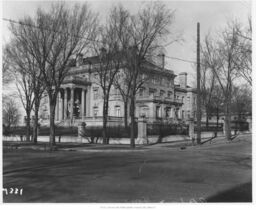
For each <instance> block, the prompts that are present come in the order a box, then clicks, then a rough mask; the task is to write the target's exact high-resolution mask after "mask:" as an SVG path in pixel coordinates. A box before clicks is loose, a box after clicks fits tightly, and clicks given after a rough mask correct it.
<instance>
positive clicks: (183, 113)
mask: <svg viewBox="0 0 256 210" xmlns="http://www.w3.org/2000/svg"><path fill="white" fill-rule="evenodd" d="M184 115H185V111H184V110H182V115H181V119H184Z"/></svg>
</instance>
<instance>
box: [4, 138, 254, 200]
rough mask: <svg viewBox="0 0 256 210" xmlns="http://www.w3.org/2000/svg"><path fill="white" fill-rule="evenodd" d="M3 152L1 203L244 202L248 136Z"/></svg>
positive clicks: (248, 168)
mask: <svg viewBox="0 0 256 210" xmlns="http://www.w3.org/2000/svg"><path fill="white" fill-rule="evenodd" d="M86 148H87V150H84V151H83V150H78V151H74V150H70V151H55V152H48V151H35V150H28V149H27V150H26V149H11V150H4V152H3V185H4V188H7V189H10V188H22V189H23V194H22V195H14V194H12V195H10V194H9V195H5V193H4V198H3V201H4V202H93V203H102V202H104V203H108V202H111V203H115V202H126V203H127V202H133V203H134V202H136V203H137V202H147V203H149V202H190V201H199V202H200V201H201V202H204V201H205V202H249V201H251V199H252V198H251V179H252V175H251V173H252V169H251V136H250V135H248V136H241V137H238V138H236V139H235V140H234V141H233V142H231V143H227V142H223V141H222V142H219V143H216V144H204V145H202V146H191V147H187V148H186V149H180V147H173V146H172V145H171V144H161V145H153V146H145V147H143V148H140V149H137V150H135V151H132V150H128V149H127V150H124V149H123V150H121V151H118V150H119V148H114V149H113V148H112V149H111V150H104V148H103V149H102V148H101V149H102V151H99V150H95V151H93V150H88V148H89V147H86Z"/></svg>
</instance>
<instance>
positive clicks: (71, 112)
mask: <svg viewBox="0 0 256 210" xmlns="http://www.w3.org/2000/svg"><path fill="white" fill-rule="evenodd" d="M73 115H74V88H71V92H70V119H71V120H72V119H73Z"/></svg>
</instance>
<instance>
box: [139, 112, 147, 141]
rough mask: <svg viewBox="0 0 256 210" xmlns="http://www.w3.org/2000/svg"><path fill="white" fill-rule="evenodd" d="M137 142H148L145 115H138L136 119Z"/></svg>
mask: <svg viewBox="0 0 256 210" xmlns="http://www.w3.org/2000/svg"><path fill="white" fill-rule="evenodd" d="M137 143H138V144H148V139H147V121H146V119H145V117H140V118H139V119H138V138H137Z"/></svg>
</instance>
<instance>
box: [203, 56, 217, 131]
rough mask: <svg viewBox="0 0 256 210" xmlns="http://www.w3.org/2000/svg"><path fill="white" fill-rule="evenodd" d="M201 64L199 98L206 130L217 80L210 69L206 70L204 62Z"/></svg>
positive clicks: (213, 105) (213, 106)
mask: <svg viewBox="0 0 256 210" xmlns="http://www.w3.org/2000/svg"><path fill="white" fill-rule="evenodd" d="M201 64H202V65H201V98H202V105H203V106H204V108H205V113H206V127H207V128H208V124H209V117H210V115H211V112H212V111H213V110H214V109H215V104H214V99H215V97H214V93H215V91H214V90H215V89H216V86H217V83H216V82H217V79H216V76H215V74H214V73H213V72H212V71H211V69H209V68H207V65H205V64H204V60H202V61H201Z"/></svg>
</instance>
